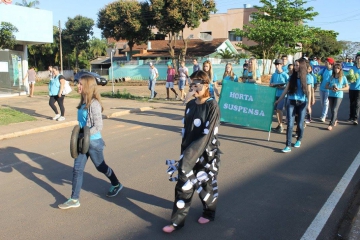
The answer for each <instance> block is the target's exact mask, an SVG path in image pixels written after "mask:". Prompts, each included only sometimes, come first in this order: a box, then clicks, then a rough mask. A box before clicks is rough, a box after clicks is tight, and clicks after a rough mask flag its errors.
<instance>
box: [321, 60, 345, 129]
mask: <svg viewBox="0 0 360 240" xmlns="http://www.w3.org/2000/svg"><path fill="white" fill-rule="evenodd" d="M325 87H326V88H327V89H329V109H330V112H331V120H330V123H329V126H328V128H327V129H328V130H329V131H331V130H332V129H333V127H335V126H336V125H337V113H338V110H339V107H340V104H341V101H342V99H343V96H344V92H343V91H345V90H348V89H349V85H348V82H347V79H346V77H345V76H344V73H343V70H342V67H341V64H339V63H336V64H334V67H333V72H332V75H331V77H330V79H329V80H327V82H326V86H325Z"/></svg>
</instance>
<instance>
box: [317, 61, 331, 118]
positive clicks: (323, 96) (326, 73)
mask: <svg viewBox="0 0 360 240" xmlns="http://www.w3.org/2000/svg"><path fill="white" fill-rule="evenodd" d="M334 63H335V60H334V59H333V58H330V57H329V58H326V60H325V68H323V69H321V70H320V71H319V73H318V75H320V76H321V78H322V81H321V83H320V89H319V93H320V103H321V108H322V110H321V116H320V120H321V121H322V122H325V120H326V117H327V113H328V108H329V100H328V97H329V90H328V89H326V88H325V86H326V82H327V81H328V80H329V79H330V77H331V74H332V68H333V65H334Z"/></svg>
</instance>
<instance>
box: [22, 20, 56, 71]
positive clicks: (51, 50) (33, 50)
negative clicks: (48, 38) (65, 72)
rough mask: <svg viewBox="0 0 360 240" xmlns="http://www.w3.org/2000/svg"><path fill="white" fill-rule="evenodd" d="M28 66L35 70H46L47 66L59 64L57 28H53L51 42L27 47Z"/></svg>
mask: <svg viewBox="0 0 360 240" xmlns="http://www.w3.org/2000/svg"><path fill="white" fill-rule="evenodd" d="M28 56H29V64H30V65H31V66H35V67H36V68H37V69H39V70H40V69H42V70H46V69H47V67H48V66H49V65H52V66H54V65H57V64H59V63H60V52H59V28H58V27H57V26H53V42H52V43H46V44H37V45H28Z"/></svg>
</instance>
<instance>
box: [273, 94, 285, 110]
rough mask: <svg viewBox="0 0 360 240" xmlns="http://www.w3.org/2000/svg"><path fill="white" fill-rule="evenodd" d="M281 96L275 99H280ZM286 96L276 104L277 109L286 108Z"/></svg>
mask: <svg viewBox="0 0 360 240" xmlns="http://www.w3.org/2000/svg"><path fill="white" fill-rule="evenodd" d="M279 98H280V97H276V98H275V99H276V100H278V99H279ZM284 104H285V98H283V99H281V101H280V102H278V103H277V104H276V107H275V108H276V110H284Z"/></svg>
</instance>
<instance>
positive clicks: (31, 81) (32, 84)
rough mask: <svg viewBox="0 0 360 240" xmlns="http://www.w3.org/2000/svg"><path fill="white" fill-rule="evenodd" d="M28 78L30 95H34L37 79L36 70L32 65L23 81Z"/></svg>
mask: <svg viewBox="0 0 360 240" xmlns="http://www.w3.org/2000/svg"><path fill="white" fill-rule="evenodd" d="M26 78H28V82H29V88H30V93H29V97H33V96H34V87H35V79H36V72H35V68H34V67H30V69H29V70H28V71H27V73H26V75H25V77H24V79H23V82H24V81H25V79H26Z"/></svg>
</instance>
